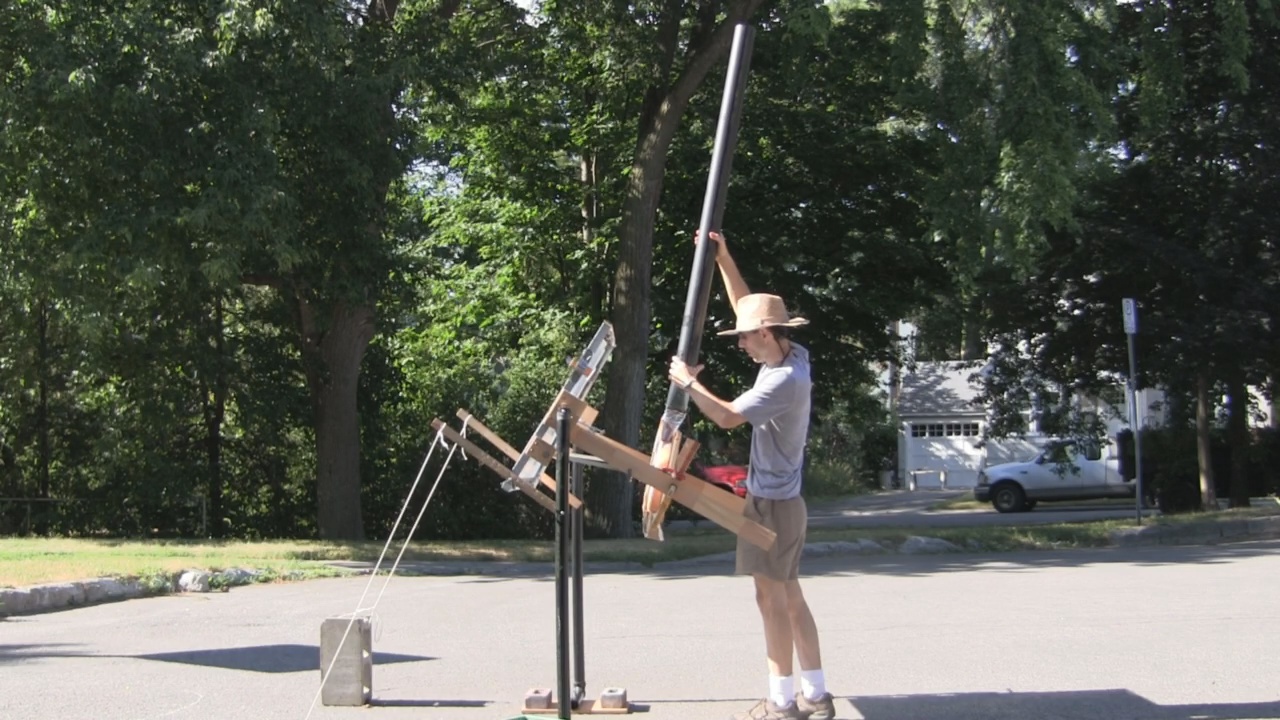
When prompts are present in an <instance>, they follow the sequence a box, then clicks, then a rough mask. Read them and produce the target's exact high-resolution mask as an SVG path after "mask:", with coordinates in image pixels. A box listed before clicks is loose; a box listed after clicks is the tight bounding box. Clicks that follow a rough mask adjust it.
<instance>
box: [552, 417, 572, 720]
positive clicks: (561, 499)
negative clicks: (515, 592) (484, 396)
mask: <svg viewBox="0 0 1280 720" xmlns="http://www.w3.org/2000/svg"><path fill="white" fill-rule="evenodd" d="M556 425H557V429H558V430H557V437H556V445H557V448H556V449H557V451H558V452H557V455H556V697H557V698H558V701H557V706H558V709H559V716H560V718H561V720H569V716H570V715H571V713H572V710H571V708H572V701H571V699H570V695H569V616H568V614H569V583H568V578H567V577H566V576H565V565H566V563H567V562H568V559H569V557H568V556H569V553H568V552H567V551H568V547H569V528H568V527H567V524H568V518H569V409H568V408H564V407H562V408H560V409H559V410H558V411H557V412H556Z"/></svg>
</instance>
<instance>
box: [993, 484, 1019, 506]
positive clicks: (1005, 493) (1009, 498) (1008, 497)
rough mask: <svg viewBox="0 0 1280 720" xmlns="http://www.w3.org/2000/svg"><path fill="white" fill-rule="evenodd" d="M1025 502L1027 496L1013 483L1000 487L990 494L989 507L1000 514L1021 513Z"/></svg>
mask: <svg viewBox="0 0 1280 720" xmlns="http://www.w3.org/2000/svg"><path fill="white" fill-rule="evenodd" d="M1026 502H1027V494H1026V493H1024V492H1022V488H1020V487H1018V486H1017V485H1014V484H1013V483H1006V484H1004V485H1000V486H999V487H997V488H996V489H995V491H994V492H993V493H992V494H991V506H992V507H994V508H995V509H996V510H997V511H999V512H1002V513H1011V512H1022V509H1023V508H1024V507H1025V506H1026Z"/></svg>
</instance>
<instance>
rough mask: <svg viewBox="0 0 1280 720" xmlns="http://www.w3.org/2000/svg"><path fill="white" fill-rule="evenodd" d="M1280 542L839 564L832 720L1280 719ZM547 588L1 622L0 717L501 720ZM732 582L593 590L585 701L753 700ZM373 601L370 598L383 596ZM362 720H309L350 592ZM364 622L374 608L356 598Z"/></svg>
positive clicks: (853, 559) (546, 651) (834, 573)
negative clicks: (364, 632)
mask: <svg viewBox="0 0 1280 720" xmlns="http://www.w3.org/2000/svg"><path fill="white" fill-rule="evenodd" d="M1277 551H1280V542H1276V541H1271V542H1254V543H1236V544H1230V545H1211V546H1177V547H1141V548H1108V549H1100V550H1075V551H1070V552H1035V553H1010V554H1003V555H963V554H952V555H933V556H907V555H890V556H878V557H866V556H855V555H845V556H834V557H829V558H824V559H821V560H818V561H815V562H807V563H806V566H805V568H804V572H805V580H804V588H805V594H806V596H807V597H808V599H809V602H810V604H811V605H812V607H813V610H814V614H815V616H816V617H817V621H818V623H819V627H820V629H821V634H822V642H823V646H822V651H823V657H824V665H825V668H826V671H827V676H828V679H829V683H830V687H831V689H832V691H833V692H834V693H835V694H836V695H837V696H838V701H837V707H838V709H839V716H840V717H841V718H845V719H846V720H858V719H860V718H861V719H863V720H979V719H981V720H1025V719H1026V718H1053V719H1056V720H1086V719H1087V720H1095V719H1097V718H1126V719H1128V720H1190V719H1191V718H1211V717H1217V718H1223V717H1231V718H1276V717H1280V689H1277V686H1276V683H1275V673H1274V663H1275V657H1276V651H1275V649H1276V648H1277V647H1280V609H1278V607H1277V604H1276V602H1275V598H1276V597H1277V596H1280V553H1278V552H1277ZM550 570H551V568H550V567H549V566H542V567H533V568H530V569H529V570H528V571H527V572H525V573H523V574H512V575H507V576H501V577H493V576H488V577H484V576H472V577H465V576H464V577H438V576H427V577H395V578H393V579H392V580H391V581H390V582H389V583H387V584H386V585H385V586H384V585H383V581H382V578H378V579H376V581H375V582H373V583H370V580H369V579H367V578H345V579H331V580H318V581H311V582H303V583H291V584H278V585H255V586H248V587H239V588H235V589H233V590H231V591H230V592H227V593H215V594H204V595H175V596H166V597H156V598H150V599H145V600H137V601H132V602H127V603H114V604H108V605H98V606H93V607H86V608H80V609H75V610H68V611H65V612H58V613H47V614H42V615H32V616H23V617H16V618H10V619H8V620H5V621H3V622H0V718H5V719H6V720H10V719H11V720H19V719H20V720H63V719H70V720H77V719H85V720H88V719H92V720H151V719H155V718H178V717H202V718H248V719H254V720H257V719H263V720H273V719H275V718H281V719H290V720H303V719H304V718H308V717H310V718H324V719H326V720H344V719H350V720H385V719H394V720H400V719H402V718H423V719H426V720H469V719H475V720H503V719H506V718H513V717H515V716H517V715H518V714H519V710H520V708H519V705H520V703H519V700H520V698H521V697H522V696H523V694H524V692H525V690H526V689H527V688H529V687H532V686H544V687H551V686H553V685H554V684H555V675H554V672H555V670H554V668H555V640H554V638H555V614H554V607H555V601H554V597H555V595H554V584H553V583H552V582H550V581H549V579H550ZM730 571H731V568H730V566H729V564H728V563H727V562H726V563H721V564H719V565H714V564H713V565H707V564H701V565H696V566H694V565H680V564H673V565H670V566H666V567H662V568H658V569H656V570H653V571H647V572H625V573H622V572H620V573H601V574H592V575H589V576H588V577H587V578H586V602H585V608H586V652H587V656H586V657H587V662H586V665H585V671H586V673H585V674H586V679H587V691H588V696H592V695H594V694H595V693H598V692H599V691H600V690H601V689H602V688H604V687H606V686H622V687H625V688H627V690H628V693H629V697H630V699H631V701H632V702H633V703H634V704H635V705H636V708H635V709H636V710H638V711H641V712H639V713H638V714H637V715H636V717H638V718H648V719H651V720H701V719H703V718H706V719H708V720H721V719H722V718H725V717H727V716H729V715H730V714H732V713H733V712H736V711H740V710H743V709H745V708H746V707H747V706H748V705H749V704H751V702H753V701H754V700H755V699H756V698H757V697H758V696H759V695H760V694H761V693H762V691H763V688H764V687H765V664H764V662H763V657H762V654H763V649H762V640H761V634H760V624H759V618H758V615H757V612H756V609H755V605H754V601H753V599H752V597H753V593H752V589H751V585H750V581H749V580H748V579H746V578H741V577H733V576H730V575H729V572H730ZM384 587H385V593H383V592H382V591H383V589H384ZM367 588H368V589H370V594H369V596H368V601H367V602H366V603H365V605H366V606H370V605H372V606H373V609H372V611H371V614H372V616H373V618H374V627H375V636H374V640H373V648H374V662H375V665H374V674H373V697H374V704H373V706H372V707H369V708H347V707H325V706H323V705H314V706H313V704H312V703H313V700H314V698H315V697H316V693H317V691H318V689H319V673H318V672H317V671H318V669H319V662H318V648H317V643H318V639H319V628H320V624H321V622H322V621H323V619H324V618H326V617H330V616H336V615H340V614H342V613H349V612H351V611H352V610H353V609H355V607H356V604H357V601H358V600H359V598H360V597H361V595H362V593H363V592H364V591H365V590H366V589H367ZM378 597H380V598H381V599H380V600H378V601H377V602H376V603H374V602H373V601H372V600H373V598H378Z"/></svg>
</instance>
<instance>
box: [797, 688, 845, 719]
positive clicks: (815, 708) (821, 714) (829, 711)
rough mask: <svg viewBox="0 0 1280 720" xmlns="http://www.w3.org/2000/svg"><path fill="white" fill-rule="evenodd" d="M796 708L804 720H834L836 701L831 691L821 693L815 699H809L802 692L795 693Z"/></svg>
mask: <svg viewBox="0 0 1280 720" xmlns="http://www.w3.org/2000/svg"><path fill="white" fill-rule="evenodd" d="M796 709H797V710H799V711H800V714H801V715H803V716H804V718H805V720H835V717H836V703H835V700H834V699H832V697H831V693H822V695H821V696H820V697H819V698H818V699H817V700H809V699H807V698H806V697H805V696H804V693H802V692H799V693H796Z"/></svg>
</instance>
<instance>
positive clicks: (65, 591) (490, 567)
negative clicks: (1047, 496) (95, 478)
mask: <svg viewBox="0 0 1280 720" xmlns="http://www.w3.org/2000/svg"><path fill="white" fill-rule="evenodd" d="M1277 538H1280V515H1271V516H1261V517H1245V518H1233V519H1229V520H1219V521H1206V522H1190V523H1185V524H1179V525H1154V524H1152V525H1146V526H1144V527H1140V528H1124V529H1121V530H1115V531H1113V532H1112V533H1111V534H1110V540H1111V546H1112V547H1135V546H1142V545H1213V544H1218V543H1223V542H1243V541H1249V540H1274V539H1277ZM982 551H983V548H982V547H981V545H979V544H977V543H970V545H969V546H968V547H961V546H959V545H956V544H954V543H951V542H948V541H946V540H942V539H940V538H934V537H922V536H914V535H913V536H911V537H909V538H907V539H906V540H905V541H904V542H903V543H902V544H901V545H899V546H897V547H895V546H894V545H893V544H892V543H889V542H883V541H876V540H870V539H866V538H863V539H860V540H858V541H856V542H855V541H843V540H842V541H836V542H820V543H809V544H807V545H805V547H804V557H806V558H820V557H831V556H836V555H886V554H895V553H896V554H902V555H922V554H942V553H961V552H982ZM733 558H734V553H732V552H728V553H717V554H715V555H705V556H700V557H695V558H689V559H686V560H674V561H671V562H665V563H659V565H658V566H659V567H661V568H664V569H678V568H685V567H689V568H694V567H699V566H707V565H720V564H724V563H732V562H733ZM331 564H332V565H334V566H336V567H344V568H346V569H348V570H352V571H355V572H357V573H361V572H362V573H365V574H367V573H369V572H370V571H371V568H369V567H368V565H367V564H365V563H331ZM650 569H652V566H647V565H645V564H643V563H636V562H605V563H587V564H586V565H585V566H584V570H585V571H587V572H592V573H596V572H620V571H621V572H625V571H644V570H650ZM399 572H401V573H403V574H405V575H437V576H451V575H497V576H504V575H505V576H517V575H545V574H546V573H547V564H546V563H495V562H483V563H458V562H421V563H409V564H406V565H404V566H402V567H401V568H400V570H399ZM259 575H260V573H259V572H258V571H256V570H246V569H243V568H231V569H229V570H223V571H220V572H216V573H215V572H209V571H206V570H185V571H182V572H179V573H175V574H173V575H172V576H170V578H169V579H168V581H167V582H163V581H162V582H159V583H156V582H154V581H151V582H146V583H144V582H143V581H140V580H133V579H119V578H95V579H92V580H81V581H76V582H66V583H53V584H48V585H35V586H31V587H25V588H0V619H3V618H4V617H6V616H11V615H29V614H35V613H42V612H52V611H57V610H65V609H68V608H73V607H81V606H85V605H93V604H97V603H103V602H113V601H117V600H129V599H132V598H138V597H145V596H151V595H164V594H168V593H176V592H213V591H217V590H227V589H229V588H231V587H234V586H237V585H247V584H249V583H252V582H254V581H256V580H257V579H258V576H259Z"/></svg>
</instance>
